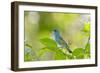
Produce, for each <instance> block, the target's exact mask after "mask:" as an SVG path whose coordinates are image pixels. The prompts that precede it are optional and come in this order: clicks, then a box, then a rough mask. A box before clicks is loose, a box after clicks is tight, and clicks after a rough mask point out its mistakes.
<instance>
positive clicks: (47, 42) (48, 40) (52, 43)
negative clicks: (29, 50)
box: [40, 38, 57, 48]
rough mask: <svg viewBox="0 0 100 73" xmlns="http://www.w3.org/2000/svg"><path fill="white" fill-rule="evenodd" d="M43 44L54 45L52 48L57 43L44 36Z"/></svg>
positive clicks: (54, 46)
mask: <svg viewBox="0 0 100 73" xmlns="http://www.w3.org/2000/svg"><path fill="white" fill-rule="evenodd" d="M40 41H41V43H42V44H44V45H46V46H47V47H52V48H56V47H57V44H56V42H55V41H54V40H52V39H49V38H44V39H41V40H40Z"/></svg>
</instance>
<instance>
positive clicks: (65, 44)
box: [59, 37, 72, 53]
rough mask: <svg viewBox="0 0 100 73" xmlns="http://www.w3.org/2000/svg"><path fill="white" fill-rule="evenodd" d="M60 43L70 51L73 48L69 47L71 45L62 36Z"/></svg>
mask: <svg viewBox="0 0 100 73" xmlns="http://www.w3.org/2000/svg"><path fill="white" fill-rule="evenodd" d="M59 42H60V43H59V44H61V45H62V47H64V48H66V49H67V50H68V51H69V52H70V53H71V52H72V51H71V50H70V48H69V46H68V44H67V43H66V42H65V41H64V40H63V38H62V37H60V40H59Z"/></svg>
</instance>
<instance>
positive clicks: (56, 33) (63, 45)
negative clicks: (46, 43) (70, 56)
mask: <svg viewBox="0 0 100 73" xmlns="http://www.w3.org/2000/svg"><path fill="white" fill-rule="evenodd" d="M53 37H54V40H55V41H56V42H57V44H58V45H59V46H60V47H61V48H66V49H67V50H68V52H69V53H72V51H71V50H70V48H69V46H68V44H67V43H66V42H65V41H64V40H63V38H62V37H61V35H60V33H59V31H58V30H56V29H55V30H53Z"/></svg>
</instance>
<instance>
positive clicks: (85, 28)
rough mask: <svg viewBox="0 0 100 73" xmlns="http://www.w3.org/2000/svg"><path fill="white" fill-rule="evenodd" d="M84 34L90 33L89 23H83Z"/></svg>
mask: <svg viewBox="0 0 100 73" xmlns="http://www.w3.org/2000/svg"><path fill="white" fill-rule="evenodd" d="M83 31H84V32H90V22H86V23H84V29H83Z"/></svg>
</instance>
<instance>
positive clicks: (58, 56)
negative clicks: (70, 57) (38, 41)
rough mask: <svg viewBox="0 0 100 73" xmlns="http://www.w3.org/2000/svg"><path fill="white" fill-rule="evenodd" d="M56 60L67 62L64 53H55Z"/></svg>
mask: <svg viewBox="0 0 100 73" xmlns="http://www.w3.org/2000/svg"><path fill="white" fill-rule="evenodd" d="M54 59H55V60H65V59H66V55H65V54H64V53H58V52H57V53H55V57H54Z"/></svg>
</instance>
